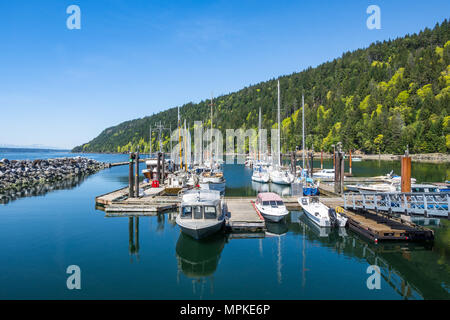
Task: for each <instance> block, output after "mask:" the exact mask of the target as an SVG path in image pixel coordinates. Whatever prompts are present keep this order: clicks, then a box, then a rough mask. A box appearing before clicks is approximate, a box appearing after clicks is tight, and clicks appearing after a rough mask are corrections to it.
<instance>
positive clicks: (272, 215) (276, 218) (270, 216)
mask: <svg viewBox="0 0 450 320" xmlns="http://www.w3.org/2000/svg"><path fill="white" fill-rule="evenodd" d="M255 206H256V209H257V210H258V211H259V213H260V214H261V215H262V216H263V218H264V219H265V220H269V221H272V222H280V221H281V220H283V219H284V218H285V217H286V216H287V215H288V214H289V211H287V210H284V211H282V210H280V212H271V211H269V210H264V208H262V207H261V206H260V205H257V204H256V205H255Z"/></svg>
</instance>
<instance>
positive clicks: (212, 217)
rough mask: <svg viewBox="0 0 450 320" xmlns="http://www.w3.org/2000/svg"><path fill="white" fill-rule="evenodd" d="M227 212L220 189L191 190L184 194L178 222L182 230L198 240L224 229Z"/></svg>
mask: <svg viewBox="0 0 450 320" xmlns="http://www.w3.org/2000/svg"><path fill="white" fill-rule="evenodd" d="M226 214H227V210H226V204H225V202H224V201H223V199H222V198H221V197H220V192H219V191H213V190H190V191H187V192H186V193H184V194H183V195H182V199H181V206H180V213H179V215H178V216H177V218H176V223H177V225H178V226H179V227H180V228H181V231H182V232H184V233H185V234H187V235H189V236H191V237H192V238H194V239H197V240H198V239H202V238H206V237H208V236H210V235H212V234H214V233H216V232H218V231H220V230H222V228H223V226H224V224H225V217H226Z"/></svg>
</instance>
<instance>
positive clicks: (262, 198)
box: [255, 192, 289, 222]
mask: <svg viewBox="0 0 450 320" xmlns="http://www.w3.org/2000/svg"><path fill="white" fill-rule="evenodd" d="M255 207H256V209H257V210H258V211H259V213H261V215H262V216H263V217H264V219H266V220H270V221H274V222H278V221H280V220H281V219H283V218H284V217H286V216H287V215H288V214H289V211H288V210H287V209H286V206H285V205H284V202H283V200H282V199H281V197H280V196H279V195H277V194H276V193H273V192H265V193H260V194H258V196H257V197H256V202H255Z"/></svg>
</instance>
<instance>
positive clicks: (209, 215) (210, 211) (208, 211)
mask: <svg viewBox="0 0 450 320" xmlns="http://www.w3.org/2000/svg"><path fill="white" fill-rule="evenodd" d="M216 218H217V213H216V207H212V206H206V207H205V219H216Z"/></svg>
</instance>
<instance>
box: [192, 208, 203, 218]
mask: <svg viewBox="0 0 450 320" xmlns="http://www.w3.org/2000/svg"><path fill="white" fill-rule="evenodd" d="M194 219H203V214H202V207H200V206H195V207H194Z"/></svg>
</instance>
